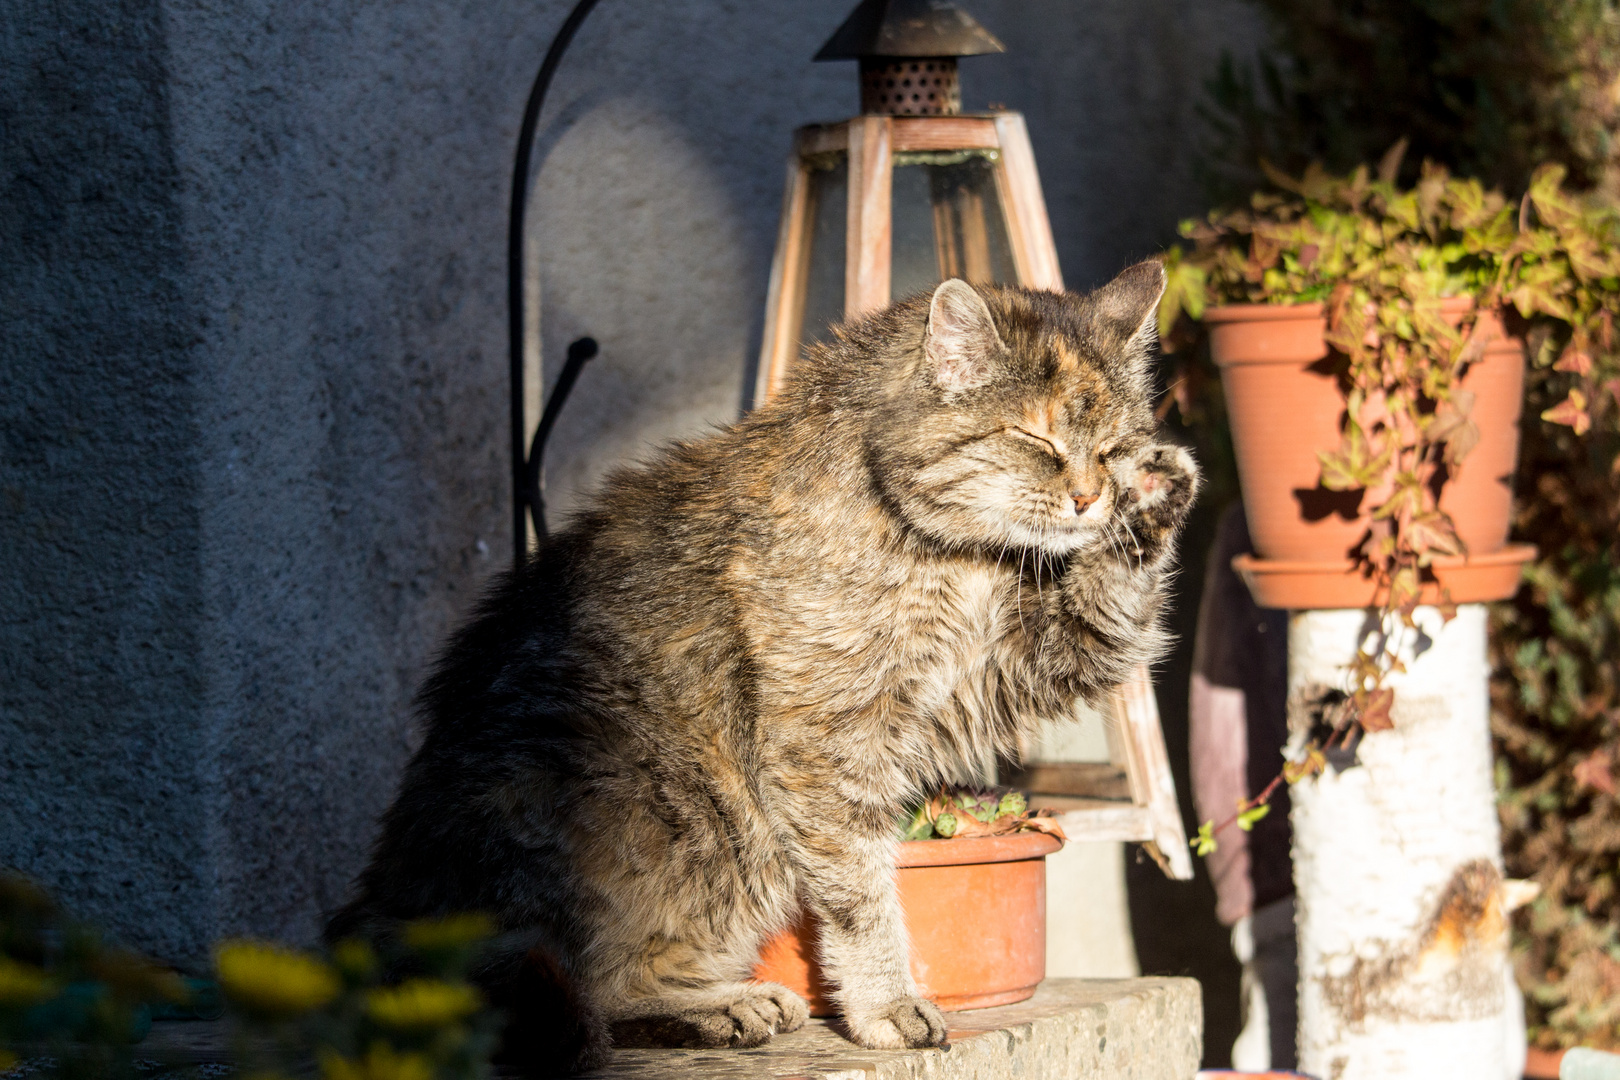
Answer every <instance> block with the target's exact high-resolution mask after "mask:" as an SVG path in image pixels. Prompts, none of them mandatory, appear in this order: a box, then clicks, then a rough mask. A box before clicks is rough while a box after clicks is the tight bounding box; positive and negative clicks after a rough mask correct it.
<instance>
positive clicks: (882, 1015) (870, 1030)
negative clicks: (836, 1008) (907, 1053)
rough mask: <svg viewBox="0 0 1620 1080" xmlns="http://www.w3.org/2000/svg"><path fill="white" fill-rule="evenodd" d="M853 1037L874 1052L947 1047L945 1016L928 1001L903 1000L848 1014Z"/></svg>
mask: <svg viewBox="0 0 1620 1080" xmlns="http://www.w3.org/2000/svg"><path fill="white" fill-rule="evenodd" d="M844 1023H845V1024H846V1025H848V1027H849V1034H850V1037H851V1038H853V1039H854V1040H855V1041H856V1042H858V1043H860V1044H861V1045H862V1046H866V1047H870V1048H872V1049H873V1050H904V1049H911V1048H916V1047H922V1046H943V1045H944V1044H945V1037H946V1034H947V1032H946V1028H945V1014H944V1013H942V1012H940V1011H939V1006H938V1005H935V1004H934V1003H933V1002H932V1001H929V1000H927V999H926V998H916V997H908V998H899V999H897V1000H895V1001H891V1002H889V1003H888V1004H887V1005H880V1006H878V1007H877V1008H875V1009H871V1010H869V1011H864V1012H861V1013H857V1014H854V1015H851V1014H847V1013H846V1014H845V1016H844Z"/></svg>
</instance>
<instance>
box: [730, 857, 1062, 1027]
mask: <svg viewBox="0 0 1620 1080" xmlns="http://www.w3.org/2000/svg"><path fill="white" fill-rule="evenodd" d="M1062 846H1063V842H1062V841H1061V840H1058V839H1057V838H1056V837H1053V836H1049V835H1047V834H1046V833H1039V832H1025V833H1013V834H1011V835H1008V836H976V837H970V838H965V839H955V840H911V841H907V842H906V843H903V844H901V845H900V852H899V858H898V859H897V863H898V865H899V867H900V869H899V872H898V874H897V875H896V877H897V880H898V881H899V885H900V904H901V906H902V907H904V908H905V912H906V929H907V931H908V932H909V933H910V936H911V974H912V976H913V977H914V978H915V979H916V980H917V989H918V991H919V992H920V993H921V994H922V995H923V996H924V997H927V998H930V999H932V1000H933V1001H934V1002H935V1003H936V1004H937V1005H939V1007H940V1008H941V1009H944V1010H945V1011H947V1012H956V1011H959V1010H962V1009H985V1008H989V1007H990V1006H992V1005H1007V1004H1011V1003H1012V1002H1014V1001H1023V1000H1024V999H1025V998H1027V997H1029V996H1030V995H1032V994H1034V993H1035V987H1036V986H1038V985H1040V981H1041V980H1042V979H1043V978H1045V977H1046V856H1048V855H1050V854H1051V853H1052V852H1054V851H1057V850H1058V849H1059V848H1061V847H1062ZM815 941H816V931H815V927H814V924H813V921H811V920H808V919H805V918H801V920H800V921H799V922H798V923H796V924H795V925H794V926H792V927H789V928H788V929H787V930H784V931H783V932H782V933H781V934H779V935H777V936H776V937H775V938H773V939H771V940H770V941H769V942H767V943H766V945H765V947H764V948H762V949H761V950H760V954H759V964H758V965H757V966H756V967H755V968H754V978H756V979H759V980H760V981H762V982H778V983H782V984H783V985H784V986H787V987H788V988H790V989H792V990H795V991H797V992H798V993H800V994H802V995H804V997H805V998H806V999H807V1000H808V1001H809V1002H810V1015H812V1016H831V1015H832V1014H833V1013H834V1012H836V1011H837V1010H836V1009H835V1008H834V1007H833V1005H832V1002H831V1001H830V1000H829V999H828V997H827V987H826V984H824V983H823V982H822V980H821V968H820V965H819V964H818V963H817V962H816V959H815Z"/></svg>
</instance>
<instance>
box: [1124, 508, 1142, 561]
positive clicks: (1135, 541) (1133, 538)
mask: <svg viewBox="0 0 1620 1080" xmlns="http://www.w3.org/2000/svg"><path fill="white" fill-rule="evenodd" d="M1119 523H1120V524H1121V525H1123V526H1125V531H1126V532H1127V533H1129V534H1130V536H1131V544H1132V546H1134V547H1135V548H1136V567H1137V569H1138V570H1140V569H1141V568H1142V541H1140V540H1138V539H1137V538H1136V530H1135V529H1133V528H1131V523H1130V522H1129V521H1126V520H1125V519H1124V518H1120V519H1119Z"/></svg>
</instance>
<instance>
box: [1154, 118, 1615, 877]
mask: <svg viewBox="0 0 1620 1080" xmlns="http://www.w3.org/2000/svg"><path fill="white" fill-rule="evenodd" d="M1403 151H1404V146H1403V145H1402V144H1397V146H1396V147H1394V148H1392V150H1391V151H1390V152H1389V153H1388V154H1386V155H1385V158H1384V160H1383V161H1382V162H1381V163H1380V166H1379V168H1378V170H1377V172H1376V174H1375V173H1374V172H1373V171H1372V170H1369V169H1368V168H1367V167H1365V166H1362V167H1360V168H1357V169H1356V170H1354V171H1353V172H1351V173H1350V174H1348V175H1343V176H1341V175H1333V174H1329V173H1327V172H1326V171H1325V170H1323V169H1322V168H1320V167H1318V166H1313V167H1311V168H1309V169H1307V171H1306V172H1305V174H1304V176H1302V177H1299V178H1294V177H1290V176H1287V175H1284V174H1281V173H1279V172H1277V171H1275V170H1268V175H1269V176H1270V179H1271V181H1272V183H1273V185H1274V186H1275V188H1276V189H1277V190H1275V191H1265V192H1258V193H1256V194H1254V195H1253V196H1252V197H1251V199H1250V203H1249V206H1248V207H1246V208H1241V209H1237V210H1229V211H1221V212H1217V213H1214V214H1211V215H1209V216H1208V217H1207V218H1205V219H1204V220H1201V221H1189V222H1185V223H1184V224H1183V226H1182V229H1181V231H1182V235H1183V236H1185V237H1186V238H1187V239H1188V240H1190V241H1191V242H1192V243H1191V247H1190V248H1183V247H1177V248H1173V249H1172V250H1171V251H1170V252H1168V253H1167V254H1166V256H1165V266H1166V271H1167V276H1168V279H1169V282H1168V287H1167V290H1166V293H1165V298H1164V300H1163V302H1162V303H1161V305H1160V312H1159V319H1160V330H1161V336H1162V337H1163V338H1164V339H1165V340H1166V342H1167V343H1169V346H1170V347H1171V348H1174V347H1175V345H1176V343H1177V342H1185V341H1186V340H1187V338H1188V332H1187V329H1186V327H1185V324H1184V323H1183V324H1182V325H1178V323H1181V322H1182V320H1183V318H1184V317H1185V319H1187V320H1193V321H1196V320H1197V319H1199V318H1200V317H1201V316H1202V315H1203V312H1204V311H1205V310H1206V308H1208V307H1210V306H1212V305H1216V304H1232V303H1273V304H1289V303H1310V302H1320V303H1322V304H1323V305H1324V313H1325V316H1326V320H1327V334H1326V339H1327V342H1328V344H1329V345H1330V346H1331V347H1332V349H1333V350H1334V352H1335V353H1336V354H1337V355H1338V356H1339V357H1340V358H1341V360H1342V363H1343V375H1342V378H1341V387H1342V389H1343V393H1344V401H1345V412H1344V423H1343V428H1342V431H1341V433H1340V438H1339V441H1338V443H1337V444H1336V445H1334V446H1324V447H1322V448H1320V449H1319V451H1318V459H1319V461H1320V464H1321V472H1320V481H1319V482H1320V483H1321V485H1322V486H1323V487H1325V488H1327V489H1329V490H1333V491H1356V490H1360V491H1363V492H1364V493H1365V494H1364V498H1363V505H1364V506H1365V507H1366V510H1365V514H1366V517H1367V520H1368V522H1369V527H1368V530H1367V533H1366V536H1365V538H1364V540H1363V542H1362V544H1361V545H1360V547H1359V549H1358V550H1357V551H1356V552H1355V555H1356V557H1357V560H1358V561H1359V563H1360V564H1361V568H1362V570H1363V573H1365V574H1367V575H1368V576H1369V577H1371V578H1372V579H1373V580H1374V582H1375V583H1376V586H1377V591H1376V598H1377V603H1376V608H1377V611H1378V614H1379V615H1380V617H1381V622H1380V625H1382V626H1384V627H1386V628H1389V627H1392V626H1395V625H1399V624H1404V625H1405V626H1406V627H1408V628H1411V627H1413V626H1414V622H1413V616H1414V612H1415V611H1416V608H1417V606H1418V605H1419V604H1420V603H1423V602H1427V603H1436V602H1438V604H1439V606H1440V607H1441V610H1442V613H1444V614H1448V615H1449V611H1448V609H1450V608H1451V605H1450V600H1449V597H1448V596H1446V595H1445V592H1444V590H1443V589H1442V588H1440V587H1439V583H1438V580H1437V578H1436V576H1435V574H1434V570H1433V565H1434V561H1435V560H1436V559H1437V558H1442V557H1447V556H1457V555H1466V554H1467V551H1466V550H1465V547H1464V545H1463V543H1462V541H1461V540H1460V539H1459V537H1458V535H1457V530H1456V527H1455V524H1454V523H1453V522H1452V520H1451V518H1450V517H1449V515H1448V514H1447V513H1446V512H1445V510H1444V509H1443V508H1442V507H1441V506H1440V500H1439V493H1440V489H1441V486H1442V483H1443V481H1444V479H1445V472H1443V470H1445V471H1449V470H1452V469H1455V468H1456V467H1457V466H1458V465H1459V464H1460V463H1461V462H1462V461H1463V459H1464V458H1466V456H1467V455H1468V452H1469V451H1470V450H1471V449H1472V448H1473V446H1474V445H1475V443H1477V442H1478V441H1479V431H1478V429H1477V427H1476V426H1475V425H1474V423H1473V421H1472V420H1471V418H1470V410H1471V406H1472V395H1471V394H1470V393H1469V392H1468V391H1466V390H1464V389H1462V387H1461V381H1462V376H1463V374H1464V373H1465V371H1466V370H1467V368H1468V365H1469V364H1471V363H1473V362H1474V361H1476V360H1477V359H1478V358H1479V357H1480V355H1481V353H1482V351H1483V348H1484V345H1485V342H1484V340H1483V337H1482V335H1481V333H1480V330H1481V323H1480V314H1481V313H1482V312H1496V311H1499V310H1500V311H1504V312H1511V313H1512V314H1514V315H1516V316H1517V328H1518V330H1520V331H1521V332H1523V333H1524V334H1525V336H1526V340H1527V342H1528V344H1529V347H1530V350H1531V354H1532V355H1531V359H1532V363H1533V365H1534V367H1535V369H1537V370H1541V369H1545V370H1547V371H1548V372H1549V374H1552V375H1555V376H1562V377H1565V378H1567V380H1568V384H1569V385H1568V386H1567V389H1566V391H1565V395H1564V397H1563V399H1562V400H1561V401H1558V402H1557V403H1556V404H1554V405H1552V406H1551V407H1549V408H1547V409H1545V410H1543V411H1542V412H1541V417H1542V419H1544V420H1546V421H1548V422H1550V423H1552V424H1556V425H1563V426H1564V427H1567V428H1568V429H1569V430H1570V432H1571V433H1572V434H1573V435H1575V436H1577V437H1578V436H1583V435H1585V434H1586V432H1587V430H1588V429H1589V428H1590V426H1591V422H1592V419H1591V409H1592V408H1593V405H1594V403H1599V404H1601V405H1602V407H1604V408H1606V409H1612V408H1613V407H1614V405H1615V401H1616V395H1617V394H1620V378H1617V376H1620V354H1617V350H1616V347H1615V346H1616V342H1615V334H1614V320H1615V315H1616V311H1617V309H1620V216H1617V214H1616V213H1615V211H1614V210H1613V209H1611V208H1609V207H1606V206H1603V205H1599V204H1591V203H1587V202H1583V201H1581V200H1579V199H1577V198H1576V197H1575V196H1573V195H1571V194H1570V193H1569V192H1567V191H1566V190H1565V189H1564V187H1563V180H1564V170H1563V169H1562V167H1560V166H1557V165H1548V166H1544V167H1542V168H1541V169H1539V170H1538V171H1537V172H1536V174H1535V176H1534V177H1533V178H1532V181H1531V185H1530V188H1529V190H1528V192H1527V193H1526V195H1525V196H1524V198H1523V200H1521V201H1520V202H1519V203H1517V204H1515V203H1512V202H1509V201H1508V200H1506V199H1505V198H1504V197H1503V196H1502V195H1501V194H1500V193H1499V192H1495V191H1489V190H1486V189H1485V188H1484V187H1483V186H1482V185H1481V184H1480V183H1479V182H1478V181H1475V180H1471V179H1462V178H1457V177H1453V176H1451V175H1450V174H1449V173H1448V172H1447V171H1446V170H1445V169H1443V168H1441V167H1439V166H1436V165H1433V164H1431V163H1427V162H1426V163H1424V165H1423V167H1422V170H1421V173H1420V176H1419V179H1418V181H1417V183H1416V184H1415V185H1413V186H1412V187H1411V188H1401V187H1399V186H1398V185H1397V184H1396V182H1395V179H1394V178H1395V176H1396V175H1397V173H1398V170H1399V166H1400V160H1401V155H1402V153H1403ZM1459 301H1464V302H1459ZM1466 301H1472V302H1471V303H1468V302H1466ZM1395 638H1396V635H1394V634H1392V633H1385V634H1381V635H1375V636H1374V637H1373V638H1372V639H1371V643H1370V644H1364V645H1363V646H1362V648H1361V650H1360V651H1359V652H1358V654H1357V656H1356V657H1355V659H1354V661H1353V662H1352V664H1351V667H1350V670H1349V672H1348V676H1349V679H1348V681H1349V690H1350V693H1349V700H1348V702H1347V705H1348V707H1347V708H1345V709H1342V710H1339V711H1338V712H1337V714H1336V719H1335V723H1334V727H1333V735H1332V736H1330V737H1329V738H1328V739H1326V740H1324V741H1323V743H1322V744H1321V745H1317V744H1315V743H1311V744H1307V746H1306V747H1305V750H1304V754H1303V756H1302V757H1300V758H1298V760H1296V761H1294V762H1292V763H1291V764H1290V766H1289V769H1288V770H1287V775H1285V776H1283V777H1279V781H1281V780H1283V779H1286V780H1287V781H1288V782H1290V783H1292V782H1295V781H1297V780H1298V779H1301V778H1303V777H1304V776H1306V775H1310V774H1311V773H1313V772H1315V771H1318V770H1319V769H1320V767H1321V761H1322V760H1323V759H1322V757H1321V751H1322V750H1324V749H1327V748H1329V747H1330V746H1331V744H1332V743H1333V742H1335V741H1337V743H1338V745H1339V746H1341V747H1342V746H1347V745H1351V744H1352V743H1353V740H1354V739H1355V738H1357V737H1359V735H1360V734H1361V733H1364V732H1374V731H1381V730H1387V729H1388V728H1390V727H1391V726H1392V725H1393V720H1392V715H1391V707H1392V706H1393V704H1394V701H1395V695H1394V692H1393V689H1392V688H1391V687H1390V686H1388V685H1387V679H1388V677H1389V675H1390V674H1391V673H1393V672H1396V671H1399V670H1402V665H1401V661H1400V658H1399V656H1398V651H1397V645H1396V641H1395ZM1275 788H1276V782H1274V783H1273V784H1272V785H1271V786H1270V787H1268V788H1267V789H1266V790H1265V791H1263V792H1262V793H1261V794H1259V795H1257V796H1255V797H1253V798H1251V799H1248V800H1245V801H1244V803H1243V804H1241V805H1240V806H1239V807H1238V809H1237V813H1236V814H1234V815H1233V817H1232V818H1231V819H1229V821H1228V822H1222V823H1221V824H1220V825H1219V826H1217V825H1216V824H1215V823H1212V822H1211V823H1205V827H1204V828H1202V829H1200V832H1199V836H1198V837H1195V838H1194V840H1193V844H1194V846H1195V847H1197V848H1198V849H1199V850H1200V852H1201V853H1207V852H1208V851H1210V850H1213V847H1214V843H1215V840H1214V834H1215V833H1216V832H1219V831H1220V829H1221V828H1224V827H1226V825H1227V824H1229V823H1236V824H1237V825H1239V826H1240V827H1244V828H1247V827H1249V826H1251V825H1252V824H1253V822H1254V821H1256V820H1258V817H1257V816H1256V814H1257V813H1261V814H1263V808H1264V807H1265V806H1266V805H1267V801H1268V800H1269V798H1270V794H1271V792H1272V791H1274V790H1275Z"/></svg>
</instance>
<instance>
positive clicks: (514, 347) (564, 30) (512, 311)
mask: <svg viewBox="0 0 1620 1080" xmlns="http://www.w3.org/2000/svg"><path fill="white" fill-rule="evenodd" d="M597 2H598V0H579V2H578V3H576V4H575V5H574V10H572V11H570V12H569V13H568V18H566V19H564V20H563V24H562V27H561V28H560V29H559V30H558V31H557V36H556V37H554V38H552V39H551V48H549V49H547V50H546V58H545V60H544V61H542V62H541V64H540V71H539V73H538V74H537V75H535V77H534V85H533V86H532V87H531V88H530V89H529V101H528V104H527V105H525V106H524V108H523V125H522V127H521V128H520V129H519V130H518V145H517V163H516V166H515V167H514V169H513V173H512V214H511V218H510V220H509V222H508V225H507V231H506V316H507V331H508V333H509V334H510V335H511V341H510V350H511V351H510V356H511V365H512V371H511V393H512V443H511V452H512V563H513V565H514V566H521V565H523V558H524V556H525V555H526V554H527V553H528V548H529V528H528V521H527V520H526V519H525V517H524V507H525V506H526V505H528V506H530V508H531V509H532V510H533V511H534V515H535V522H534V527H535V531H536V532H538V533H539V534H540V535H542V536H544V535H545V532H546V523H545V510H544V508H543V507H542V506H541V505H540V504H539V503H538V502H535V503H533V504H530V503H529V498H530V490H529V462H528V456H527V455H526V454H525V453H524V450H525V447H524V445H523V326H524V316H525V314H526V312H525V311H524V300H525V297H524V295H523V223H524V217H525V215H526V213H527V211H528V204H529V168H530V166H531V164H532V162H533V160H534V135H535V129H536V128H537V127H538V126H539V123H540V107H541V106H542V105H544V104H545V100H546V91H547V90H548V89H549V88H550V87H551V79H552V76H554V75H556V73H557V67H558V65H560V64H561V63H562V58H563V54H564V53H566V52H567V51H568V45H569V43H570V42H572V41H573V40H574V35H575V34H576V33H578V32H579V28H580V25H581V24H582V23H583V22H584V21H585V16H587V15H589V14H590V13H591V9H592V8H594V7H595V6H596V5H597ZM578 345H579V342H575V343H574V345H571V346H569V349H568V352H569V356H570V358H572V356H573V353H574V350H575V348H576V347H577V346H578ZM594 346H595V342H592V354H593V355H594V353H595V348H594ZM586 359H589V357H586ZM582 362H583V361H582ZM577 373H578V372H577V369H576V374H577ZM560 383H561V380H559V386H560ZM570 385H572V383H570ZM564 394H566V391H564ZM553 398H554V399H556V394H555V392H554V393H553ZM553 403H554V404H557V405H559V406H560V404H561V402H560V400H555V401H554V402H553ZM546 411H547V414H548V415H550V414H552V413H553V410H552V409H551V408H550V407H549V405H548V408H547V410H546ZM552 419H553V420H554V419H555V416H552ZM544 430H549V429H544ZM535 434H536V436H537V438H538V437H539V435H540V432H538V431H537V432H536V433H535ZM533 490H534V492H535V495H536V498H538V492H539V484H538V483H536V484H535V485H534V489H533Z"/></svg>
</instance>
